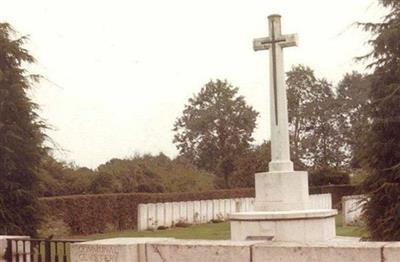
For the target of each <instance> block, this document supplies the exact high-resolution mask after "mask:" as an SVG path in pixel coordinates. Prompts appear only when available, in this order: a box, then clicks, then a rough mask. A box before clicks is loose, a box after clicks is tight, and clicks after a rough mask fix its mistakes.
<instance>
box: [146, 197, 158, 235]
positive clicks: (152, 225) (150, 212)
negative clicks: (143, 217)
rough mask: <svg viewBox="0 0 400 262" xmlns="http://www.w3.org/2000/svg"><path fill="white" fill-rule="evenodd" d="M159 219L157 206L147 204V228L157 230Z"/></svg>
mask: <svg viewBox="0 0 400 262" xmlns="http://www.w3.org/2000/svg"><path fill="white" fill-rule="evenodd" d="M156 220H157V218H156V205H155V204H152V203H151V204H147V228H148V229H156V228H157V221H156Z"/></svg>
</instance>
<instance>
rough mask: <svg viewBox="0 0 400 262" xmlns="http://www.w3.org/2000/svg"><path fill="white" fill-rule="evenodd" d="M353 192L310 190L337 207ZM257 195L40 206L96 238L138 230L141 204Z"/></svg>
mask: <svg viewBox="0 0 400 262" xmlns="http://www.w3.org/2000/svg"><path fill="white" fill-rule="evenodd" d="M354 192H355V188H354V187H353V186H348V185H342V186H326V187H312V188H310V193H311V194H323V193H331V194H332V200H333V205H334V206H335V207H339V206H338V205H340V199H341V197H342V196H344V195H351V194H353V193H354ZM254 194H255V192H254V189H253V188H241V189H231V190H215V191H207V192H197V193H129V194H99V195H75V196H64V197H47V198H41V199H40V202H41V203H42V205H43V208H44V210H45V212H43V213H45V214H46V216H47V217H46V218H53V219H60V220H62V221H64V223H65V224H66V225H67V226H68V227H69V228H70V231H71V233H72V234H93V233H102V232H105V231H108V230H114V231H119V230H127V229H134V228H136V225H137V206H138V205H139V204H141V203H158V202H175V201H194V200H207V199H224V198H241V197H254Z"/></svg>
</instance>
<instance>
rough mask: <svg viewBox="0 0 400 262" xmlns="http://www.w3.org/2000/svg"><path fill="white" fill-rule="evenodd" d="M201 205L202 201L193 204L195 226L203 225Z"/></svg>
mask: <svg viewBox="0 0 400 262" xmlns="http://www.w3.org/2000/svg"><path fill="white" fill-rule="evenodd" d="M201 216H202V214H201V205H200V201H194V202H193V222H194V223H195V224H200V223H201Z"/></svg>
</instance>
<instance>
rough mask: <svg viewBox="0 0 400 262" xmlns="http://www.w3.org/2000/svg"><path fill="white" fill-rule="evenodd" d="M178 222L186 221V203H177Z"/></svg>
mask: <svg viewBox="0 0 400 262" xmlns="http://www.w3.org/2000/svg"><path fill="white" fill-rule="evenodd" d="M179 214H180V215H179V220H180V221H182V222H186V221H187V205H186V202H179Z"/></svg>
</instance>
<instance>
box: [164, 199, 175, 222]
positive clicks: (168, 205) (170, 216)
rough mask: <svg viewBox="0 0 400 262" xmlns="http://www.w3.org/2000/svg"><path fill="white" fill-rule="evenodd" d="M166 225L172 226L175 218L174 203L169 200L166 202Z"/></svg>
mask: <svg viewBox="0 0 400 262" xmlns="http://www.w3.org/2000/svg"><path fill="white" fill-rule="evenodd" d="M164 208H165V211H164V225H165V226H166V227H171V226H172V221H173V220H174V218H173V212H172V203H170V202H167V203H164Z"/></svg>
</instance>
